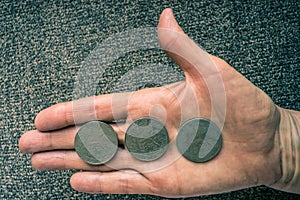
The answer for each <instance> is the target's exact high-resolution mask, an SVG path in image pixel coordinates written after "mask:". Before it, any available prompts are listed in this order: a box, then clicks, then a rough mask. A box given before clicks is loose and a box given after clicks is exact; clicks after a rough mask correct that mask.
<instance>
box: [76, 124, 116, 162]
mask: <svg viewBox="0 0 300 200" xmlns="http://www.w3.org/2000/svg"><path fill="white" fill-rule="evenodd" d="M74 146H75V151H76V152H77V154H78V155H79V157H80V158H81V159H82V160H83V161H85V162H86V163H88V164H92V165H100V164H104V163H106V162H108V161H109V160H111V159H112V158H113V157H114V155H115V154H116V152H117V150H118V137H117V134H116V132H115V131H114V130H113V128H112V127H111V126H110V125H108V124H106V123H104V122H100V121H91V122H88V123H86V124H84V125H83V126H82V127H81V128H80V129H79V130H78V132H77V134H76V136H75V141H74Z"/></svg>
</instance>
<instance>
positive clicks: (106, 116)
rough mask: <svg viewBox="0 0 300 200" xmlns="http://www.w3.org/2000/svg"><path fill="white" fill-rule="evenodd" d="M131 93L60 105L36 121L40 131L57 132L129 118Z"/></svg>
mask: <svg viewBox="0 0 300 200" xmlns="http://www.w3.org/2000/svg"><path fill="white" fill-rule="evenodd" d="M130 95H131V93H116V94H105V95H100V96H92V97H87V98H83V99H79V100H74V101H70V102H64V103H59V104H56V105H54V106H51V107H49V108H46V109H45V110H42V111H41V112H40V113H39V114H38V115H37V116H36V119H35V126H36V128H37V129H38V130H39V131H50V130H57V129H61V128H64V127H67V126H71V125H76V124H81V123H84V122H87V121H91V120H103V121H112V120H119V119H124V118H126V116H127V112H128V111H127V110H128V109H127V107H128V100H129V98H130Z"/></svg>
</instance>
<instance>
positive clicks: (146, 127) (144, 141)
mask: <svg viewBox="0 0 300 200" xmlns="http://www.w3.org/2000/svg"><path fill="white" fill-rule="evenodd" d="M168 144H169V135H168V132H167V129H166V128H165V127H164V125H163V124H162V123H161V122H159V121H157V120H156V119H153V118H149V117H144V118H140V119H138V120H136V121H134V122H133V123H132V124H130V126H129V127H128V129H127V131H126V135H125V146H126V148H127V150H128V151H129V152H130V153H131V155H132V156H133V157H135V158H136V159H138V160H141V161H152V160H156V159H158V158H160V157H161V156H162V155H164V153H165V152H166V151H167V149H168Z"/></svg>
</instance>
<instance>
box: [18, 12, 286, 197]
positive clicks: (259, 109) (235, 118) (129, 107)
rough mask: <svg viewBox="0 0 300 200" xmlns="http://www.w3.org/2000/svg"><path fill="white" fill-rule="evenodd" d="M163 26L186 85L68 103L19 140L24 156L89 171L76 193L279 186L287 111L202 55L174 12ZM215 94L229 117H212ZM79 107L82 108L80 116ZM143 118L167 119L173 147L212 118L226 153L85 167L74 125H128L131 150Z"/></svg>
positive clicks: (187, 192) (183, 192) (118, 159)
mask: <svg viewBox="0 0 300 200" xmlns="http://www.w3.org/2000/svg"><path fill="white" fill-rule="evenodd" d="M158 28H159V32H158V36H159V40H160V43H161V46H162V48H163V49H165V50H166V53H167V54H168V55H169V56H170V57H171V58H172V59H173V60H174V61H175V62H176V63H177V64H178V65H179V66H180V67H181V69H182V70H183V72H184V75H185V78H186V79H185V81H182V82H177V83H174V84H171V85H167V86H163V87H160V88H149V89H143V90H139V91H136V92H130V93H120V94H108V95H100V96H96V97H90V98H86V99H81V100H77V101H74V102H65V103H60V104H57V105H54V106H51V107H49V108H47V109H45V110H43V111H41V112H40V113H39V114H38V115H37V117H36V120H35V126H36V128H37V130H32V131H29V132H26V133H24V134H23V136H22V137H21V139H20V141H19V147H20V150H21V151H22V152H24V153H33V156H32V165H33V167H34V168H36V169H37V170H62V169H79V170H84V171H82V172H77V173H75V174H74V175H73V176H72V177H71V180H70V183H71V186H72V187H73V188H74V189H75V190H78V191H81V192H88V193H139V194H141V193H143V194H152V195H159V196H167V197H186V196H195V195H206V194H215V193H221V192H226V191H232V190H237V189H241V188H246V187H251V186H256V185H271V184H273V183H275V182H276V181H277V180H279V179H280V178H281V167H280V148H279V137H278V134H277V131H278V126H279V122H280V112H279V109H281V108H279V107H277V106H276V105H275V104H274V103H273V102H272V100H271V99H270V98H269V97H268V96H267V95H266V94H265V93H264V92H263V91H262V90H260V89H259V88H257V87H256V86H254V85H253V84H252V83H251V82H249V81H248V80H247V79H246V78H245V77H243V76H242V75H241V74H240V73H238V72H237V71H236V70H235V69H233V68H232V67H231V66H230V65H229V64H227V63H226V62H225V61H223V60H221V59H220V58H217V57H215V56H212V55H207V56H205V55H202V54H203V50H201V48H200V47H198V46H197V45H196V44H195V43H194V42H192V40H190V39H189V38H188V36H186V35H185V34H184V32H183V30H182V29H181V28H180V27H179V25H178V24H177V22H176V20H175V18H174V16H173V13H172V11H171V9H166V10H164V11H163V13H162V14H161V17H160V20H159V24H158ZM171 32H172V33H175V34H170V33H171ZM207 58H209V60H210V64H209V66H207V62H206V60H205V59H207ZM220 78H221V79H220ZM211 80H215V81H211ZM218 80H222V82H219V81H218ZM219 86H222V87H219ZM209 88H213V89H214V91H216V94H217V93H218V92H219V91H218V89H220V91H221V89H222V91H223V90H224V95H225V96H224V98H225V101H224V102H225V106H226V112H223V111H220V112H215V113H213V112H212V110H213V109H215V110H216V111H218V109H219V108H220V107H219V106H220V105H222V102H223V101H222V102H221V101H220V102H218V101H213V99H214V98H211V95H212V94H211V91H210V89H209ZM221 93H222V92H221ZM216 94H215V95H216ZM212 97H213V96H212ZM224 102H223V103H224ZM74 105H82V106H81V107H80V109H79V110H76V111H75V109H74V108H75V106H74ZM183 105H184V106H183ZM78 107H79V106H78ZM78 107H77V108H78ZM220 110H222V109H220ZM76 113H80V115H79V114H76ZM143 116H152V117H156V118H159V119H163V121H165V126H166V128H167V130H168V132H169V137H170V140H172V141H173V140H174V139H175V138H176V134H177V132H178V129H179V127H180V125H181V123H182V122H184V121H185V120H187V119H189V118H191V117H196V116H199V117H205V118H208V119H211V120H213V121H214V122H216V124H217V125H218V126H219V127H220V128H221V129H222V136H223V147H222V150H221V152H220V154H219V155H218V156H217V157H215V158H214V159H213V160H211V161H209V162H206V163H193V162H190V161H188V160H186V159H185V158H184V157H181V156H180V155H179V153H178V151H177V149H176V146H175V145H174V143H172V144H170V147H169V150H168V152H167V153H166V154H165V155H164V156H163V157H162V158H160V159H158V160H156V161H152V162H141V161H138V160H135V159H134V158H133V157H132V156H131V155H130V154H129V153H128V152H127V151H126V150H124V149H120V150H119V151H118V153H117V154H116V156H115V157H114V158H113V159H112V160H111V161H110V162H109V163H107V164H106V165H101V166H92V165H88V164H86V163H84V162H83V161H82V160H81V159H80V158H79V157H78V155H77V154H76V152H75V151H74V144H73V142H74V137H75V134H76V130H77V129H78V127H77V126H74V124H78V123H84V122H87V121H91V120H104V121H108V122H109V121H112V120H114V119H126V122H125V123H123V124H115V123H111V125H112V126H113V128H114V129H115V131H116V132H117V133H118V137H119V143H121V144H122V143H123V144H124V136H125V131H126V128H127V127H128V126H129V124H130V123H131V122H132V120H135V119H138V118H140V117H143ZM222 119H225V121H224V120H222Z"/></svg>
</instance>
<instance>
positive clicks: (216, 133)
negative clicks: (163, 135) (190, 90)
mask: <svg viewBox="0 0 300 200" xmlns="http://www.w3.org/2000/svg"><path fill="white" fill-rule="evenodd" d="M176 145H177V148H178V150H179V152H180V153H181V154H182V155H183V156H184V157H185V158H186V159H188V160H190V161H192V162H196V163H201V162H207V161H209V160H211V159H213V158H214V157H215V156H217V155H218V153H219V152H220V150H221V148H222V135H221V131H220V129H219V128H218V127H217V126H216V125H215V124H214V123H213V122H212V121H210V120H208V119H203V118H193V119H190V120H188V121H186V122H185V123H183V125H182V126H181V127H180V128H179V132H178V135H177V137H176Z"/></svg>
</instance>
